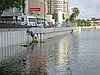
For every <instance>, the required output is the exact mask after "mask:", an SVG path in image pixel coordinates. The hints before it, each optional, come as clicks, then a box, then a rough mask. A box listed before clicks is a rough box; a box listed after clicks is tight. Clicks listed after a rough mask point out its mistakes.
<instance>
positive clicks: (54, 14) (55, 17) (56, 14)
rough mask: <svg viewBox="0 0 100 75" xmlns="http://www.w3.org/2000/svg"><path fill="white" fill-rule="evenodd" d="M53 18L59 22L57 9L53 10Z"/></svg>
mask: <svg viewBox="0 0 100 75" xmlns="http://www.w3.org/2000/svg"><path fill="white" fill-rule="evenodd" d="M52 18H53V19H55V22H57V20H58V13H57V10H56V9H54V10H53V13H52Z"/></svg>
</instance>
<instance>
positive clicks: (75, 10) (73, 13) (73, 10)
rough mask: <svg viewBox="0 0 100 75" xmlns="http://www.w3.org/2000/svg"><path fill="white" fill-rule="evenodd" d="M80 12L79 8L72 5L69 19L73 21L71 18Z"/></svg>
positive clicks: (73, 18)
mask: <svg viewBox="0 0 100 75" xmlns="http://www.w3.org/2000/svg"><path fill="white" fill-rule="evenodd" d="M79 14H80V10H79V9H78V8H77V7H74V8H73V9H72V14H71V15H70V18H69V19H70V21H72V22H73V20H75V19H76V17H77V16H78V15H79Z"/></svg>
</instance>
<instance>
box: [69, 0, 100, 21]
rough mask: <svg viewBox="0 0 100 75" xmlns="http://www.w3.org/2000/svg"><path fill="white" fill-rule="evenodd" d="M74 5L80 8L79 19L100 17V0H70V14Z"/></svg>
mask: <svg viewBox="0 0 100 75" xmlns="http://www.w3.org/2000/svg"><path fill="white" fill-rule="evenodd" d="M73 7H78V8H79V10H80V15H79V16H78V17H77V18H79V19H90V18H91V17H96V18H100V0H69V14H71V9H72V8H73Z"/></svg>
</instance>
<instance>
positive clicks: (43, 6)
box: [2, 0, 47, 19]
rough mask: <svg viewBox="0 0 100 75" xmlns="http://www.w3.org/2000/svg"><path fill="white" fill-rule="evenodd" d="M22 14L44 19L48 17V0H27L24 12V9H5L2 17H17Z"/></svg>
mask: <svg viewBox="0 0 100 75" xmlns="http://www.w3.org/2000/svg"><path fill="white" fill-rule="evenodd" d="M37 9H39V10H37ZM36 10H37V11H36ZM22 15H28V16H35V17H38V18H42V19H44V18H46V15H47V3H46V0H25V9H24V13H23V9H18V8H11V9H9V10H7V11H4V12H3V14H2V17H7V18H17V17H18V16H22Z"/></svg>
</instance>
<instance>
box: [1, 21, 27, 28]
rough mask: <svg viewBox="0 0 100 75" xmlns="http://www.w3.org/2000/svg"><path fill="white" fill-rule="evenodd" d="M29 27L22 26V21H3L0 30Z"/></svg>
mask: <svg viewBox="0 0 100 75" xmlns="http://www.w3.org/2000/svg"><path fill="white" fill-rule="evenodd" d="M26 27H27V26H25V25H21V21H14V20H2V21H1V22H0V28H26Z"/></svg>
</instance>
